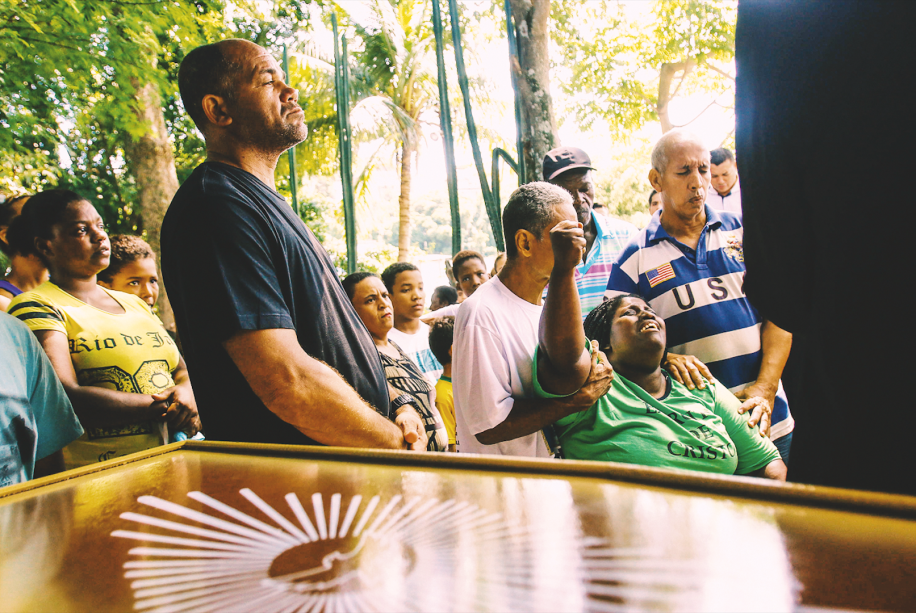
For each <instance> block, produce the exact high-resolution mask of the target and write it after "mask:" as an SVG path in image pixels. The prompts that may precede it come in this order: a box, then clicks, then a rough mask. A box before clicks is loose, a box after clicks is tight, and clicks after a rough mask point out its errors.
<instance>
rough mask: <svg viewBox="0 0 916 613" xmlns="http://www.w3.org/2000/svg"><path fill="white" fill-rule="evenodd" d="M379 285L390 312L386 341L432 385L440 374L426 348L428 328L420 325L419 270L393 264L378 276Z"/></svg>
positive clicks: (422, 302)
mask: <svg viewBox="0 0 916 613" xmlns="http://www.w3.org/2000/svg"><path fill="white" fill-rule="evenodd" d="M382 283H384V284H385V288H386V289H387V290H388V295H389V296H390V297H391V307H392V311H394V327H393V328H391V330H390V331H389V332H388V340H389V341H394V342H395V343H396V344H397V346H398V347H400V348H401V351H403V352H404V353H405V354H406V355H407V357H409V358H410V359H411V360H413V361H414V363H416V365H417V366H419V367H420V372H422V373H423V375H424V376H425V377H426V378H427V379H429V381H430V382H431V383H432V384H433V385H435V384H436V381H438V380H439V376H440V375H441V374H442V364H440V363H439V361H438V360H437V359H436V356H434V355H433V352H432V350H430V348H429V326H428V325H426V324H425V323H423V322H422V321H420V316H422V315H423V311H425V310H426V292H425V291H424V289H423V275H422V274H420V269H419V268H417V267H416V266H414V265H413V264H410V263H409V262H395V263H394V264H392V265H391V266H389V267H388V268H386V269H385V270H384V272H382Z"/></svg>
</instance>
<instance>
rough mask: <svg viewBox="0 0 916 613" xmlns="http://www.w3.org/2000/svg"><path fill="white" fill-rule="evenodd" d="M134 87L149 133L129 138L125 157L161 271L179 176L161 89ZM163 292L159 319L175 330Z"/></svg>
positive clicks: (170, 308) (137, 108) (152, 86)
mask: <svg viewBox="0 0 916 613" xmlns="http://www.w3.org/2000/svg"><path fill="white" fill-rule="evenodd" d="M135 87H136V88H137V89H136V92H137V93H136V103H137V107H136V112H137V116H138V118H139V119H140V120H141V121H142V122H143V123H144V124H146V126H147V131H146V133H145V134H144V135H143V136H141V137H140V138H138V139H133V138H131V137H128V138H127V139H126V141H127V142H126V143H125V145H124V155H125V157H126V158H127V161H128V163H129V165H130V168H131V171H132V174H133V175H134V179H135V180H136V182H137V188H138V192H139V199H140V203H139V204H140V218H141V220H142V221H143V229H144V230H145V231H146V242H148V243H149V245H150V247H152V248H153V252H154V253H155V254H156V260H157V267H158V268H159V270H160V271H161V270H162V266H161V263H160V250H159V231H160V228H161V227H162V218H163V217H164V216H165V211H166V209H167V208H168V206H169V203H170V202H171V201H172V196H174V195H175V192H176V191H177V190H178V175H177V174H176V172H175V157H174V155H173V153H172V143H171V142H169V135H168V132H167V131H166V128H165V116H164V115H163V113H162V101H161V99H160V96H159V89H158V88H157V87H156V86H155V85H154V84H152V83H147V84H145V85H143V86H142V87H140V86H139V84H135ZM160 290H161V291H160V293H159V300H158V301H157V302H156V306H157V307H158V309H159V318H160V319H161V320H162V323H163V324H164V325H165V327H166V329H168V330H172V331H174V330H175V316H174V314H173V313H172V307H171V305H170V304H169V300H168V296H167V295H166V292H165V285H164V284H163V283H160Z"/></svg>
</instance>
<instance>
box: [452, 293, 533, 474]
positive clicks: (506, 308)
mask: <svg viewBox="0 0 916 613" xmlns="http://www.w3.org/2000/svg"><path fill="white" fill-rule="evenodd" d="M542 309H543V306H538V305H535V304H531V303H530V302H528V301H526V300H522V299H521V298H519V297H518V296H516V295H515V294H513V293H512V291H511V290H509V288H507V287H506V286H505V285H503V283H502V281H500V280H499V278H497V277H494V278H492V279H490V280H489V281H488V282H487V283H484V284H483V285H481V286H480V287H479V288H478V289H477V291H476V292H474V295H473V296H471V297H470V298H468V299H467V300H465V301H464V302H463V303H462V307H461V309H460V310H459V311H458V319H457V321H456V322H455V339H454V344H453V345H452V389H453V390H454V397H455V422H456V425H457V430H458V450H459V451H461V452H463V453H487V454H493V455H512V456H526V457H530V458H534V457H539V458H546V457H550V452H549V450H548V449H547V444H546V443H545V442H544V436H543V435H542V434H541V433H540V432H537V433H534V434H529V435H528V436H523V437H521V438H517V439H515V440H511V441H505V442H503V443H497V444H496V445H483V444H481V443H480V442H478V441H477V438H476V436H475V435H476V434H479V433H481V432H485V431H486V430H489V429H491V428H494V427H496V426H498V425H499V424H501V423H502V422H503V421H505V420H506V417H508V416H509V412H510V411H511V410H512V406H513V404H514V400H513V397H515V398H534V397H535V395H534V388H533V386H532V379H531V376H532V366H533V360H534V350H535V348H536V347H537V344H538V323H539V321H540V319H541V311H542Z"/></svg>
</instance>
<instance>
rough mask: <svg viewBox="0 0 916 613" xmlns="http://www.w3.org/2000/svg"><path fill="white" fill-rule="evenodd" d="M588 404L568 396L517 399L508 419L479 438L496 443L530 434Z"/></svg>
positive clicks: (482, 433) (481, 440) (585, 407)
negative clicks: (582, 403)
mask: <svg viewBox="0 0 916 613" xmlns="http://www.w3.org/2000/svg"><path fill="white" fill-rule="evenodd" d="M589 406H591V405H586V406H580V405H579V404H577V403H575V402H573V401H572V400H571V399H569V398H557V399H553V398H518V399H516V400H515V401H514V403H513V404H512V410H511V411H509V415H508V416H507V417H506V419H505V420H504V421H503V422H502V423H501V424H499V425H498V426H495V427H493V428H490V429H489V430H484V431H483V432H480V433H479V434H477V440H478V441H479V442H480V443H481V444H483V445H495V444H497V443H502V442H504V441H511V440H513V439H517V438H521V437H523V436H528V435H529V434H532V433H534V432H538V431H540V430H543V429H544V428H546V427H547V426H549V425H550V424H552V423H554V422H555V421H557V420H558V419H562V418H564V417H566V416H567V415H571V414H573V413H576V412H578V411H582V410H584V409H587V408H588V407H589Z"/></svg>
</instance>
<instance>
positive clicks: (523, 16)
mask: <svg viewBox="0 0 916 613" xmlns="http://www.w3.org/2000/svg"><path fill="white" fill-rule="evenodd" d="M509 4H510V5H511V6H512V17H513V19H514V21H515V24H514V25H515V35H516V40H517V41H518V58H517V59H516V58H511V64H512V71H513V72H514V73H515V78H516V79H517V81H518V94H519V98H520V103H521V104H520V106H521V115H522V116H521V120H522V122H521V123H522V150H523V151H522V155H524V159H525V167H526V173H527V175H528V177H527V178H528V180H529V181H540V180H541V178H542V177H541V166H542V165H543V162H544V155H546V154H547V152H548V151H550V150H551V149H553V148H554V147H556V146H557V145H558V144H559V138H558V137H557V124H556V121H554V117H553V99H552V98H551V96H550V57H549V55H548V46H549V43H550V34H549V31H548V18H549V17H550V0H509Z"/></svg>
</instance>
